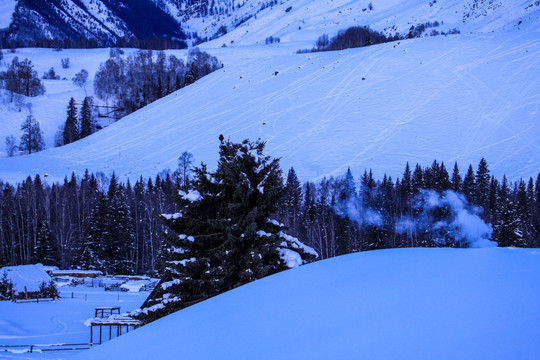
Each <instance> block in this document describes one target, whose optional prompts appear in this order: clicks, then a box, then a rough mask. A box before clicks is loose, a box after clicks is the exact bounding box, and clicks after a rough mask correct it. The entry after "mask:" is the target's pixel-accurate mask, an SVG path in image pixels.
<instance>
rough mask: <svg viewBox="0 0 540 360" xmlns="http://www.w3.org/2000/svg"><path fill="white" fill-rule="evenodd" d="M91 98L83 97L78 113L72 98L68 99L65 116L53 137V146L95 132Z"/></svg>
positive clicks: (70, 141)
mask: <svg viewBox="0 0 540 360" xmlns="http://www.w3.org/2000/svg"><path fill="white" fill-rule="evenodd" d="M93 102H94V101H93V98H92V97H89V96H87V97H85V98H84V101H83V103H82V106H81V109H80V112H79V115H78V116H77V104H76V102H75V99H74V98H71V99H70V100H69V104H68V107H67V112H66V113H67V117H66V121H65V123H64V125H63V126H60V129H59V130H58V132H57V134H56V138H55V146H62V145H67V144H70V143H72V142H75V141H77V140H80V139H83V138H85V137H87V136H89V135H92V134H93V133H95V132H96V121H95V115H94V111H93V106H94V104H93Z"/></svg>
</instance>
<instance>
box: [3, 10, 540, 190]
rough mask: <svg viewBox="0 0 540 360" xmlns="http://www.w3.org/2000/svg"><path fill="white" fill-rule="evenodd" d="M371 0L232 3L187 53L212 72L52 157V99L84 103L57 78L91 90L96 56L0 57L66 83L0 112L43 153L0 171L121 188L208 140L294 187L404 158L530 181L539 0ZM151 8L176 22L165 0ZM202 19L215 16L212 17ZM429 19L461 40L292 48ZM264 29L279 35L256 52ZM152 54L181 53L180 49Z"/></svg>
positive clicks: (399, 163) (189, 24)
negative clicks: (234, 144)
mask: <svg viewBox="0 0 540 360" xmlns="http://www.w3.org/2000/svg"><path fill="white" fill-rule="evenodd" d="M217 3H219V4H222V3H221V2H217ZM371 3H372V6H371V10H370V6H369V4H370V3H369V2H367V1H365V2H363V1H352V2H346V1H344V0H334V1H308V0H296V1H293V0H290V1H288V2H283V3H277V4H276V3H275V2H274V3H273V5H272V4H270V3H268V6H267V7H264V8H263V9H262V10H261V8H262V4H259V5H261V7H257V6H255V5H254V4H252V3H249V2H248V1H245V2H243V3H235V4H236V5H235V7H234V8H235V14H240V12H241V11H247V9H250V8H252V9H258V12H257V15H256V16H255V15H254V16H252V17H251V18H249V19H248V20H246V21H245V22H243V23H242V24H240V25H239V26H237V27H235V28H234V29H233V30H231V31H227V34H225V35H223V36H222V37H220V38H218V39H215V40H213V41H210V42H208V43H205V44H202V45H201V47H202V48H203V49H204V50H206V51H208V52H210V53H211V54H212V55H215V56H217V57H218V58H219V59H220V60H221V61H223V63H224V64H225V67H224V68H223V69H221V70H219V71H217V72H215V73H213V74H211V75H210V76H208V77H206V78H204V79H202V80H200V81H198V82H197V83H195V84H193V85H190V86H188V87H186V88H184V89H181V90H180V91H178V92H176V93H173V94H171V95H170V96H168V97H166V98H163V99H161V100H159V101H157V102H156V103H154V104H152V105H150V106H148V107H147V108H144V109H142V110H140V111H137V112H135V113H133V114H131V115H130V116H128V117H126V118H124V119H122V120H120V121H119V122H117V123H115V124H113V125H111V126H109V127H108V128H106V129H104V130H102V131H101V132H99V133H97V134H95V135H92V136H91V137H89V138H86V139H84V140H82V141H79V142H76V143H74V144H70V145H68V146H64V147H62V148H51V147H52V145H53V139H54V133H55V132H56V131H57V129H58V126H59V125H61V124H62V123H63V122H64V121H65V111H66V106H67V102H68V100H69V98H70V97H71V96H73V97H75V98H76V100H77V101H82V98H83V96H84V94H85V93H84V91H83V90H82V89H80V88H78V87H76V86H75V85H73V84H72V83H71V81H70V79H71V78H72V77H73V75H74V74H75V73H76V72H78V71H80V69H81V68H85V69H87V70H89V73H90V77H91V78H90V83H89V84H88V85H87V90H88V94H90V95H91V94H92V82H91V81H92V80H93V75H94V73H95V71H96V70H97V67H98V66H99V62H101V61H105V60H106V59H107V57H108V50H106V49H103V50H100V49H94V50H91V51H88V50H64V51H62V52H59V53H57V52H53V51H51V50H43V49H19V50H17V52H16V53H14V54H11V53H8V54H5V57H4V66H5V65H6V64H7V63H9V62H10V61H11V58H12V57H13V56H18V57H19V58H21V59H22V58H24V57H28V58H30V59H31V60H32V61H33V63H34V64H35V65H36V70H38V73H39V74H42V73H43V72H45V71H47V70H48V69H49V68H50V67H51V66H56V69H57V71H58V73H59V75H60V76H61V77H62V78H64V77H65V78H66V80H46V81H45V86H46V89H47V93H46V94H45V95H44V96H41V97H38V98H32V99H27V101H28V103H31V104H32V106H27V107H26V108H24V109H23V111H21V112H19V111H18V109H14V107H13V106H12V105H9V104H7V103H5V102H4V103H3V104H0V109H2V111H3V112H4V113H5V114H6V115H7V116H5V117H1V118H0V132H1V134H2V135H4V136H2V138H4V137H5V136H8V135H10V134H13V135H14V136H15V137H16V138H18V137H19V136H20V130H19V129H20V124H21V122H22V120H24V118H25V117H26V114H27V113H28V112H29V111H31V112H32V113H33V114H34V115H35V117H36V119H37V120H38V121H40V122H41V124H42V129H43V130H44V132H45V138H46V142H47V146H48V147H49V148H50V149H48V150H45V151H43V152H40V153H38V154H32V155H30V156H17V157H14V158H9V159H6V158H3V159H0V178H2V179H4V180H6V181H18V180H22V179H24V178H26V176H28V175H35V174H37V173H39V174H42V175H48V176H49V179H52V180H61V179H63V177H64V176H66V175H69V174H70V173H71V172H72V171H75V172H76V173H78V174H82V173H83V172H84V171H85V169H89V170H90V171H93V172H97V171H102V172H104V173H106V174H110V173H112V171H116V173H117V174H118V175H119V176H120V177H121V178H123V179H125V178H127V177H129V178H132V179H135V178H138V177H139V176H140V175H143V176H155V175H156V174H157V173H158V172H159V171H161V170H163V169H166V168H169V169H175V168H176V166H177V158H178V156H179V155H180V154H181V153H182V152H183V151H190V152H192V153H193V155H194V157H195V160H196V163H199V162H200V161H203V162H205V163H208V164H209V166H210V167H213V166H214V164H215V160H216V159H217V147H218V140H217V139H218V136H219V135H220V134H223V135H224V136H226V137H230V138H231V139H232V140H238V141H240V140H243V139H244V138H250V139H256V138H261V139H263V140H265V141H267V143H268V144H267V152H268V153H269V154H270V155H272V156H275V157H280V158H281V163H282V167H283V168H284V169H287V168H288V167H290V166H294V167H295V169H296V170H297V173H298V175H299V176H300V177H301V179H303V180H308V179H315V178H320V177H322V176H328V175H342V174H344V173H345V171H346V169H347V167H348V166H350V167H351V169H353V172H356V173H359V172H363V171H364V169H369V168H372V169H373V170H374V172H375V175H376V176H382V174H383V173H384V172H386V173H388V174H389V175H392V176H393V177H394V178H395V177H396V176H400V175H401V174H402V171H403V168H404V166H405V163H406V162H407V161H409V162H411V163H412V164H414V163H416V162H419V163H420V164H421V165H423V166H427V165H430V164H431V162H432V161H433V160H434V159H437V160H438V161H444V162H445V163H446V164H447V165H449V166H451V165H453V162H454V161H458V163H459V165H460V166H461V170H462V172H464V170H465V167H466V166H468V165H469V163H471V164H473V166H476V164H477V163H478V161H479V160H480V159H481V158H482V157H484V158H486V159H487V161H488V164H489V167H490V170H491V171H492V174H494V175H496V176H498V177H501V176H502V175H503V174H506V175H507V176H509V177H510V178H511V179H516V178H518V177H529V176H535V175H536V174H537V172H538V169H540V155H538V154H539V153H540V152H539V151H538V146H539V145H538V144H539V137H540V123H539V122H538V121H537V114H538V113H539V111H540V97H539V94H540V91H539V90H540V80H539V79H540V68H539V67H538V66H537V64H539V63H540V37H539V36H538V34H539V32H538V30H539V29H540V21H539V20H538V14H539V9H540V3H539V4H538V5H537V2H533V1H520V0H515V1H498V2H497V1H493V0H492V1H468V0H467V1H465V0H464V1H447V0H438V1H437V2H435V1H432V2H426V1H423V0H422V1H421V0H414V1H405V0H392V1H372V2H371ZM158 4H159V6H160V7H161V8H167V9H168V10H167V11H169V12H170V13H171V14H173V13H175V11H174V9H175V8H174V7H171V6H172V5H170V4H171V3H168V2H166V1H165V0H164V1H162V2H158ZM167 4H169V5H170V6H169V5H167ZM177 4H180V3H177ZM223 4H228V3H223ZM224 6H225V5H224ZM180 8H182V6H180V5H178V6H177V7H176V9H180ZM183 8H184V9H186V8H185V6H184V7H183ZM289 8H290V9H289ZM364 9H366V10H364ZM186 11H187V10H186ZM253 11H255V10H253ZM216 13H217V14H218V15H216ZM177 14H178V13H177ZM194 14H195V13H193V14H192V16H191V17H189V19H188V20H187V21H186V22H185V23H184V25H185V28H186V29H191V30H194V31H197V32H198V34H199V35H200V36H203V35H204V34H205V32H204V31H206V30H204V31H203V27H204V26H206V25H207V24H208V19H209V17H197V16H196V15H194ZM464 14H468V16H465V15H464ZM208 16H210V17H211V16H214V17H216V16H218V17H219V11H217V12H216V11H214V15H208ZM238 16H240V15H238ZM233 17H234V16H233V15H230V16H226V17H223V19H228V20H227V21H229V20H231V18H233ZM216 21H217V20H216ZM223 21H225V20H223ZM433 21H438V22H439V29H440V30H444V31H447V30H448V29H451V28H455V27H457V28H458V29H460V31H461V34H460V35H453V36H434V37H424V38H419V39H418V38H417V39H410V40H401V41H397V42H393V43H386V44H381V45H376V46H370V47H366V48H360V49H351V50H345V51H339V52H327V53H313V54H296V51H297V50H299V49H306V48H311V47H312V46H313V44H314V41H315V40H316V39H317V38H318V37H319V36H320V35H322V34H324V33H327V34H329V35H330V36H331V35H333V34H335V32H337V31H338V30H339V29H344V28H345V27H347V26H348V25H350V24H368V25H371V26H372V27H373V28H375V29H378V30H381V31H384V30H385V29H386V31H387V32H390V33H394V32H396V31H397V32H400V33H404V32H405V31H407V29H409V28H410V27H411V26H413V25H414V24H425V23H426V22H433ZM218 23H219V22H216V24H218ZM184 25H183V26H184ZM458 25H459V26H458ZM212 26H214V25H212ZM216 26H217V25H216ZM495 30H496V31H495ZM212 31H213V30H212ZM212 31H211V30H208V34H211V33H212ZM493 31H494V32H493ZM471 32H472V33H471ZM268 36H275V37H279V38H280V39H281V42H280V43H273V44H268V45H266V44H265V41H264V40H265V38H266V37H268ZM224 44H225V45H226V47H223V45H224ZM167 53H168V54H175V55H176V56H179V57H185V56H186V51H181V50H175V51H172V50H171V51H168V52H167ZM64 57H69V58H70V59H71V64H72V65H71V67H70V68H69V69H59V67H60V59H61V58H64ZM1 150H3V149H1Z"/></svg>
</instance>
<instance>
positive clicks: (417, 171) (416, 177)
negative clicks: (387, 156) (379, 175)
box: [404, 164, 426, 195]
mask: <svg viewBox="0 0 540 360" xmlns="http://www.w3.org/2000/svg"><path fill="white" fill-rule="evenodd" d="M404 176H405V175H404ZM411 187H412V193H413V194H414V195H416V194H418V192H419V191H420V190H421V189H424V188H425V187H426V184H425V183H424V172H423V171H422V167H421V166H420V165H418V164H416V167H415V168H414V171H413V174H412V178H411Z"/></svg>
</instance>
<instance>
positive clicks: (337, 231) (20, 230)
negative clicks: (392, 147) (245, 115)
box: [0, 153, 540, 274]
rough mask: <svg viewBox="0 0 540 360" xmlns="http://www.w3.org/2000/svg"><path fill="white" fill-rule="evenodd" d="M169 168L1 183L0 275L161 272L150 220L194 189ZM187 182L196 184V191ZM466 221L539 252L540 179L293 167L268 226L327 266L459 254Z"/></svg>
mask: <svg viewBox="0 0 540 360" xmlns="http://www.w3.org/2000/svg"><path fill="white" fill-rule="evenodd" d="M179 160H180V161H179V163H180V165H179V169H178V170H177V171H175V172H174V173H172V174H171V173H166V174H165V175H162V176H158V177H156V178H155V179H143V178H140V179H139V180H138V181H137V182H136V183H135V184H131V183H129V182H128V183H127V184H122V183H119V182H118V180H117V179H116V177H114V176H113V178H112V179H110V180H109V179H106V178H105V177H104V176H103V174H98V175H94V174H88V173H86V174H85V175H84V176H83V177H82V178H77V177H76V176H74V175H73V176H72V177H71V178H66V179H65V180H64V182H63V183H61V184H60V183H55V184H52V185H51V184H44V183H43V181H42V179H41V178H40V177H39V176H36V177H35V178H33V179H32V178H30V177H29V178H27V180H25V181H23V182H22V183H20V184H16V185H11V184H8V183H0V189H1V191H0V266H4V265H16V264H28V263H35V262H42V263H45V264H48V265H58V266H60V267H62V268H70V267H79V268H86V269H91V268H96V269H101V270H104V271H106V272H109V273H118V272H123V273H139V274H142V273H147V274H155V273H157V272H159V271H160V270H161V269H162V264H163V261H164V259H165V257H164V256H165V254H166V253H167V251H166V250H165V249H166V247H164V244H165V243H164V223H163V222H162V220H161V219H160V218H159V215H160V214H171V213H176V212H178V207H179V204H178V203H177V202H176V201H175V200H174V199H176V198H177V195H178V191H179V190H181V191H183V192H184V193H186V194H187V193H189V191H190V190H191V189H192V187H193V184H194V182H193V181H192V180H191V179H192V178H193V175H192V173H191V171H190V170H189V169H191V164H192V157H191V154H189V153H184V154H182V156H181V157H180V159H179ZM200 171H202V169H200V170H199V172H200ZM196 175H197V176H196V179H195V183H197V182H202V181H203V178H202V177H201V176H202V175H201V174H200V173H196ZM201 186H202V184H201ZM205 186H211V184H205ZM456 203H457V204H456ZM479 209H482V210H479ZM467 214H468V215H470V216H471V218H475V217H477V218H478V219H483V220H484V221H485V222H486V223H488V224H491V226H492V234H491V239H492V240H493V241H495V242H496V243H497V244H498V245H499V246H518V247H539V246H540V175H539V176H538V177H536V178H535V179H533V178H530V179H527V180H518V181H516V182H510V181H508V180H507V179H506V177H503V178H502V179H496V178H495V177H493V176H491V175H490V172H489V168H488V165H487V163H486V161H485V160H483V159H482V160H481V161H480V163H479V164H478V166H477V167H476V170H474V169H473V167H472V166H469V167H468V168H467V169H466V171H464V172H461V171H460V170H459V168H458V166H457V164H454V166H453V167H452V169H447V168H446V166H445V164H444V163H438V162H436V161H434V162H433V164H432V165H431V166H429V167H426V168H422V167H420V166H419V165H416V166H415V167H414V168H411V167H410V166H409V165H408V164H407V166H406V167H405V170H404V172H403V175H402V176H401V178H399V179H395V180H394V179H392V178H391V177H388V176H384V177H383V179H382V180H380V179H375V178H374V177H373V175H372V173H371V172H364V174H363V175H362V176H361V178H360V179H359V181H356V180H355V179H354V177H353V175H352V172H350V171H348V172H347V173H346V174H345V175H344V176H343V177H340V178H329V179H323V180H321V181H320V182H318V183H311V182H308V183H305V184H302V183H300V181H299V180H298V178H297V177H296V174H295V172H294V169H291V170H290V171H289V172H288V175H287V179H286V181H285V184H284V189H283V192H282V197H281V200H280V201H279V203H278V205H277V208H275V209H274V216H273V218H274V219H276V220H278V221H279V222H281V223H283V224H284V225H285V226H286V227H287V229H288V230H287V231H288V233H289V234H291V235H293V236H295V237H297V238H298V239H299V240H300V241H302V242H303V243H305V244H306V245H309V246H311V247H313V248H314V249H315V250H316V251H317V252H318V253H319V256H320V258H329V257H332V256H336V255H340V254H346V253H350V252H356V251H364V250H371V249H382V248H394V247H413V246H426V247H433V246H454V247H465V246H469V245H471V244H470V241H471V240H470V239H469V238H468V237H467V236H466V234H465V232H466V229H464V228H462V227H460V224H459V223H458V220H459V216H462V215H467ZM458 215H459V216H458ZM169 222H170V221H169ZM257 230H259V229H257ZM267 232H269V231H267Z"/></svg>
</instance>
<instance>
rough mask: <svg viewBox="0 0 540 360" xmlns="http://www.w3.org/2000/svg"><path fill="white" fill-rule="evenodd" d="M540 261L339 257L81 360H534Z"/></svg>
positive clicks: (449, 254) (379, 254)
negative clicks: (117, 359) (157, 359)
mask: <svg viewBox="0 0 540 360" xmlns="http://www.w3.org/2000/svg"><path fill="white" fill-rule="evenodd" d="M538 255H539V253H538V250H529V249H526V250H525V249H513V248H484V249H451V248H437V249H426V248H416V249H394V250H381V251H370V252H363V253H357V254H352V255H346V256H341V257H336V258H333V259H330V260H325V261H320V262H317V263H313V264H309V265H306V266H301V267H299V268H295V269H292V270H288V271H284V272H281V273H279V274H276V275H273V276H271V277H268V278H265V279H262V280H259V281H256V282H253V283H250V284H248V285H245V286H242V287H239V288H237V289H235V290H232V291H229V292H227V293H225V294H222V295H220V296H217V297H214V298H212V299H209V300H207V301H204V302H202V303H199V304H197V305H194V306H191V307H189V308H186V309H184V310H181V311H179V312H177V313H174V314H172V315H170V316H167V317H165V318H162V319H160V320H158V321H155V322H153V323H151V324H149V325H146V326H144V327H142V328H140V329H138V330H136V331H134V332H130V333H129V334H127V335H125V336H122V337H120V338H118V339H115V340H113V341H110V342H108V343H106V344H104V345H100V346H99V347H96V348H94V349H92V350H90V351H88V352H84V353H81V354H79V355H78V356H77V357H75V358H76V359H112V358H125V359H147V358H159V359H177V358H178V357H179V356H181V357H182V358H189V359H400V360H402V359H415V360H421V359H476V360H479V359H531V360H533V359H537V358H538V354H539V353H540V342H538V338H539V337H540V326H539V325H538V324H539V323H540V307H538V303H539V301H540V258H539V257H538ZM501 334H504V336H501Z"/></svg>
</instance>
